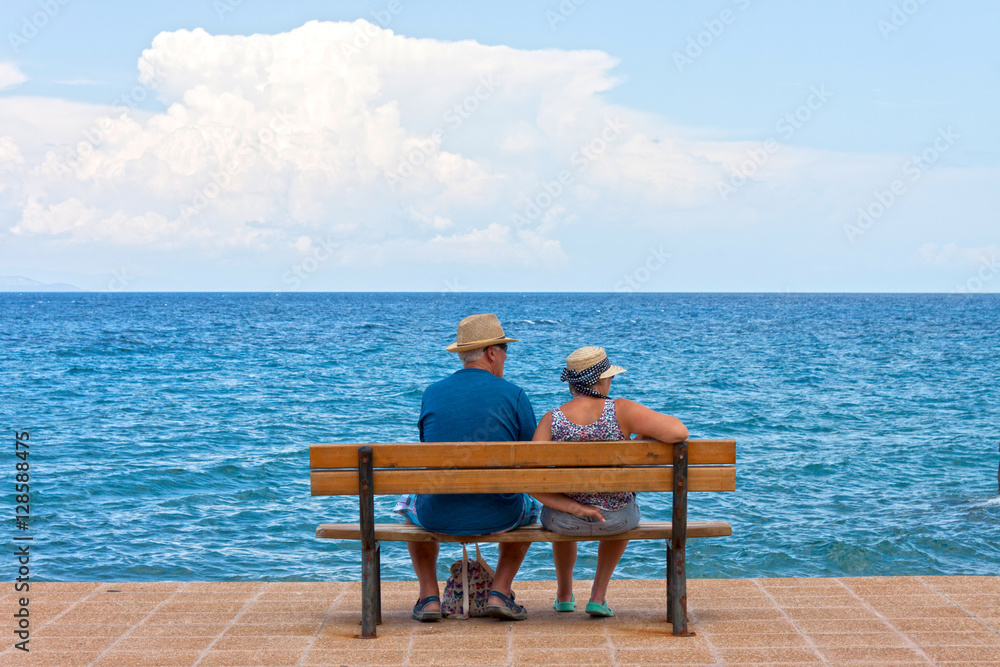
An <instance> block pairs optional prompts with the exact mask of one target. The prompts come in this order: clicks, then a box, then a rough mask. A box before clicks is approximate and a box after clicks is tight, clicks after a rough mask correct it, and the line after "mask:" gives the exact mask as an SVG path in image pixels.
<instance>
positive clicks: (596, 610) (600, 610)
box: [587, 600, 615, 618]
mask: <svg viewBox="0 0 1000 667" xmlns="http://www.w3.org/2000/svg"><path fill="white" fill-rule="evenodd" d="M587 613H588V614H590V615H591V616H602V617H605V618H606V617H609V616H614V615H615V612H613V611H611V607H609V606H608V601H607V600H605V601H604V604H598V603H596V602H588V603H587Z"/></svg>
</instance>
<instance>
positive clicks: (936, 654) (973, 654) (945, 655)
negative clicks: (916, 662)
mask: <svg viewBox="0 0 1000 667" xmlns="http://www.w3.org/2000/svg"><path fill="white" fill-rule="evenodd" d="M921 648H922V649H923V651H924V653H926V654H927V655H929V656H930V657H931V659H932V660H936V661H938V662H946V661H962V660H965V661H968V662H975V661H979V662H989V661H991V660H992V661H993V663H994V664H995V665H996V664H1000V646H925V647H921Z"/></svg>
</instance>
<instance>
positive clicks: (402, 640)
mask: <svg viewBox="0 0 1000 667" xmlns="http://www.w3.org/2000/svg"><path fill="white" fill-rule="evenodd" d="M303 639H307V640H308V641H307V646H308V645H309V644H308V642H309V641H313V640H312V638H311V637H309V638H306V637H303ZM410 641H411V637H410V636H389V637H385V636H379V637H376V638H375V639H365V638H359V637H356V636H354V635H351V636H350V637H336V636H326V637H316V638H315V641H313V643H312V645H311V646H312V648H313V649H351V650H353V651H384V650H386V649H393V650H397V651H402V650H406V649H408V648H409V647H410ZM432 642H433V645H434V646H436V647H438V648H439V647H441V646H447V645H448V644H450V643H452V642H448V643H445V642H444V641H442V639H441V637H439V636H438V637H434V638H433V640H432ZM476 644H477V645H478V644H479V638H477V639H476ZM423 648H424V649H427V648H428V647H427V646H424V647H423Z"/></svg>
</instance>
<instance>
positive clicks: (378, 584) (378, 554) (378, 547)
mask: <svg viewBox="0 0 1000 667" xmlns="http://www.w3.org/2000/svg"><path fill="white" fill-rule="evenodd" d="M375 625H382V543H381V542H376V543H375Z"/></svg>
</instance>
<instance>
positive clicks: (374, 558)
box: [358, 447, 382, 639]
mask: <svg viewBox="0 0 1000 667" xmlns="http://www.w3.org/2000/svg"><path fill="white" fill-rule="evenodd" d="M373 468H374V465H373V463H372V448H371V447H359V448H358V504H359V505H360V508H359V509H360V514H361V636H362V637H364V638H365V639H374V638H375V626H376V624H377V623H378V622H379V621H380V620H381V616H382V612H381V607H382V600H381V597H382V596H381V592H382V590H381V589H382V585H381V581H380V580H381V573H380V572H379V570H380V569H381V568H380V567H379V565H380V563H379V561H380V554H379V543H378V542H376V541H375V488H374V487H375V485H374V482H373V479H372V473H373Z"/></svg>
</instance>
